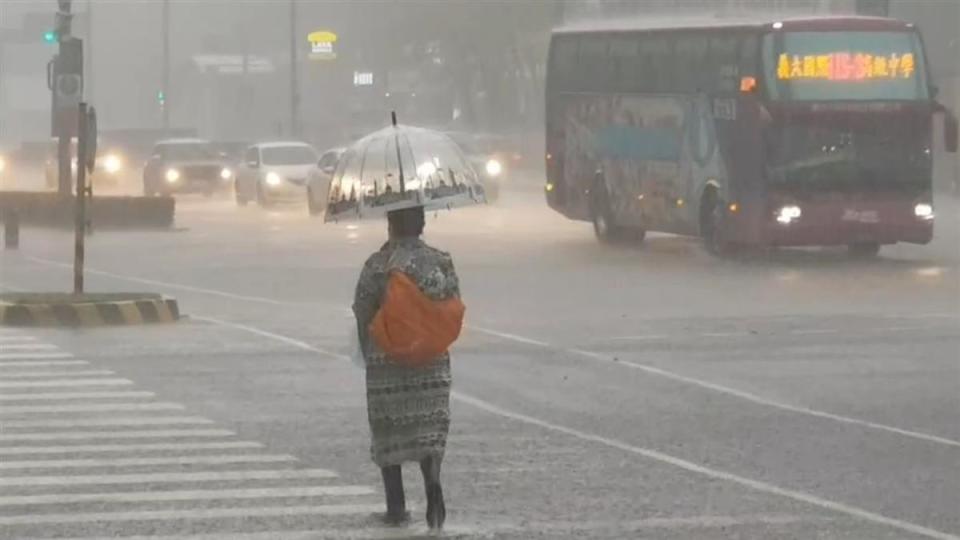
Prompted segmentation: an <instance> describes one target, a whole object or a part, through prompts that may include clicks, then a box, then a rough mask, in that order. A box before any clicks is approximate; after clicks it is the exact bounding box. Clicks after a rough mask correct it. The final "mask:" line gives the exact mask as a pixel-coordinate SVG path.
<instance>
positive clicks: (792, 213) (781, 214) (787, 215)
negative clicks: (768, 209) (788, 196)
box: [777, 204, 803, 225]
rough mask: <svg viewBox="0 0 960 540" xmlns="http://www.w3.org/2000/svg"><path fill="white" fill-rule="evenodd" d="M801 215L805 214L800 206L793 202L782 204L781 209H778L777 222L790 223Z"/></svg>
mask: <svg viewBox="0 0 960 540" xmlns="http://www.w3.org/2000/svg"><path fill="white" fill-rule="evenodd" d="M801 215H803V212H802V211H801V210H800V207H799V206H796V205H793V204H791V205H787V206H782V207H780V209H779V210H777V223H780V224H782V225H789V224H791V223H793V222H794V221H796V220H798V219H800V216H801Z"/></svg>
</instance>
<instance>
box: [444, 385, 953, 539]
mask: <svg viewBox="0 0 960 540" xmlns="http://www.w3.org/2000/svg"><path fill="white" fill-rule="evenodd" d="M451 396H452V397H453V398H454V399H456V400H458V401H460V402H463V403H466V404H469V405H472V406H474V407H476V408H478V409H482V410H485V411H487V412H489V413H491V414H495V415H497V416H501V417H503V418H509V419H512V420H516V421H518V422H523V423H525V424H529V425H533V426H538V427H541V428H543V429H547V430H550V431H555V432H557V433H563V434H565V435H569V436H571V437H575V438H578V439H581V440H584V441H590V442H594V443H598V444H602V445H604V446H608V447H610V448H616V449H619V450H623V451H625V452H629V453H631V454H636V455H639V456H643V457H645V458H648V459H652V460H654V461H658V462H660V463H665V464H667V465H672V466H674V467H677V468H680V469H683V470H686V471H689V472H692V473H696V474H699V475H701V476H707V477H709V478H713V479H715V480H724V481H727V482H732V483H735V484H739V485H741V486H744V487H747V488H750V489H753V490H755V491H759V492H762V493H767V494H770V495H776V496H779V497H785V498H788V499H792V500H794V501H798V502H803V503H806V504H810V505H812V506H816V507H819V508H822V509H825V510H829V511H831V512H836V513H839V514H846V515H848V516H852V517H855V518H859V519H862V520H864V521H869V522H871V523H875V524H878V525H885V526H888V527H892V528H895V529H898V530H900V531H904V532H908V533H911V534H917V535H920V536H925V537H927V538H935V539H937V540H960V536H954V535H952V534H949V533H945V532H942V531H938V530H935V529H931V528H928V527H924V526H923V525H918V524H916V523H910V522H908V521H903V520H899V519H895V518H890V517H887V516H884V515H881V514H877V513H874V512H870V511H868V510H864V509H862V508H858V507H855V506H850V505H847V504H844V503H840V502H835V501H831V500H829V499H824V498H821V497H818V496H816V495H813V494H810V493H806V492H803V491H797V490H792V489H787V488H781V487H778V486H776V485H773V484H769V483H767V482H762V481H760V480H754V479H752V478H747V477H745V476H740V475H737V474H733V473H729V472H726V471H722V470H719V469H713V468H710V467H704V466H702V465H698V464H696V463H693V462H691V461H687V460H684V459H680V458H677V457H674V456H671V455H669V454H664V453H663V452H659V451H657V450H652V449H649V448H642V447H639V446H634V445H631V444H629V443H626V442H622V441H618V440H616V439H610V438H607V437H602V436H600V435H594V434H592V433H587V432H584V431H580V430H577V429H573V428H569V427H566V426H562V425H560V424H554V423H553V422H548V421H546V420H541V419H539V418H534V417H532V416H527V415H525V414H521V413H515V412H512V411H509V410H506V409H503V408H501V407H498V406H496V405H493V404H491V403H488V402H486V401H483V400H481V399H477V398H475V397H471V396H468V395H465V394H461V393H460V392H452V393H451Z"/></svg>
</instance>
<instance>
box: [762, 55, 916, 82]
mask: <svg viewBox="0 0 960 540" xmlns="http://www.w3.org/2000/svg"><path fill="white" fill-rule="evenodd" d="M915 73H916V60H915V57H914V55H913V53H905V54H902V55H901V54H896V53H894V54H890V55H875V54H869V53H851V52H834V53H828V54H807V55H802V56H801V55H798V54H793V55H790V54H786V53H784V54H781V55H780V59H779V60H778V61H777V79H779V80H782V81H789V80H825V81H866V80H875V79H887V80H889V79H909V78H911V77H913V75H914V74H915Z"/></svg>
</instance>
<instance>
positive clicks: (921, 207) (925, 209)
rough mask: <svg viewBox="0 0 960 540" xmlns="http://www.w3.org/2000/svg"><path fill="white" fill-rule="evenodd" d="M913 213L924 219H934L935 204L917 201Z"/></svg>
mask: <svg viewBox="0 0 960 540" xmlns="http://www.w3.org/2000/svg"><path fill="white" fill-rule="evenodd" d="M913 215H915V216H917V217H918V218H920V219H923V220H931V219H933V205H932V204H930V203H917V205H916V206H914V207H913Z"/></svg>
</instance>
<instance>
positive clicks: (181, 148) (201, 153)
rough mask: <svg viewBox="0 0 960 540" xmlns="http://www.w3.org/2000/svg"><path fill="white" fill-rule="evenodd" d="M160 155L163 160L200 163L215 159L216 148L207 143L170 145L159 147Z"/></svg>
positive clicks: (216, 155)
mask: <svg viewBox="0 0 960 540" xmlns="http://www.w3.org/2000/svg"><path fill="white" fill-rule="evenodd" d="M160 154H161V155H162V156H163V157H164V158H165V159H175V160H182V161H202V160H208V159H217V157H218V155H219V154H218V153H217V150H216V148H214V147H213V145H211V144H209V143H171V144H163V145H161V146H160Z"/></svg>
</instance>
